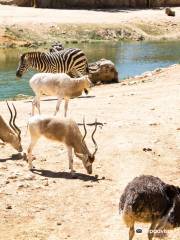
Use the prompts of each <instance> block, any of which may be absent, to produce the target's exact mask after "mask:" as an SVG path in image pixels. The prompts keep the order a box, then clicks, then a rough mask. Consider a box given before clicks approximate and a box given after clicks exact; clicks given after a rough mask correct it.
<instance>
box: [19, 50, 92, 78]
mask: <svg viewBox="0 0 180 240" xmlns="http://www.w3.org/2000/svg"><path fill="white" fill-rule="evenodd" d="M29 68H34V69H36V70H38V71H40V72H51V73H58V72H62V73H67V74H70V75H71V76H74V77H79V76H82V75H84V74H87V73H88V61H87V57H86V55H85V54H84V53H83V51H82V50H80V49H78V48H68V49H64V50H62V51H56V52H52V53H50V52H47V53H45V52H28V53H24V54H23V55H22V56H21V59H20V62H19V66H18V68H17V71H16V76H17V77H21V76H22V75H23V74H24V73H25V72H26V71H27V70H28V69H29Z"/></svg>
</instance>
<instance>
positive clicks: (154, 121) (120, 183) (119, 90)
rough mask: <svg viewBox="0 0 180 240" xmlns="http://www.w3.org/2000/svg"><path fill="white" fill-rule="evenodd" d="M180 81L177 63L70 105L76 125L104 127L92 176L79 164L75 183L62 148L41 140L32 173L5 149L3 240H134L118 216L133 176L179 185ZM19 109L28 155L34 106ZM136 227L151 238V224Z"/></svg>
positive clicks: (174, 239)
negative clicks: (28, 128) (149, 176)
mask: <svg viewBox="0 0 180 240" xmlns="http://www.w3.org/2000/svg"><path fill="white" fill-rule="evenodd" d="M179 75H180V65H176V66H172V67H170V68H167V69H165V70H163V71H160V72H158V73H156V74H154V75H152V76H149V77H145V78H139V79H138V78H136V79H131V80H129V81H125V82H124V83H119V84H113V85H106V86H105V85H104V86H98V87H95V88H93V89H92V91H91V92H90V94H89V98H78V99H74V100H72V101H71V102H70V106H69V117H72V118H73V119H75V120H76V121H77V122H82V119H83V116H84V115H85V117H86V122H93V121H94V119H95V118H96V117H97V119H98V121H100V122H102V123H106V124H104V126H103V128H102V129H101V128H99V129H98V131H97V133H96V140H97V142H98V145H99V150H98V153H97V156H96V161H95V162H94V165H93V174H92V175H91V176H90V175H87V174H86V171H85V170H84V168H83V166H82V163H81V161H80V160H78V159H75V169H76V171H77V175H76V177H77V178H76V179H72V178H71V176H70V174H69V170H68V159H67V152H66V149H65V147H64V146H63V145H62V144H59V143H56V142H49V141H47V140H45V139H43V138H42V139H41V140H40V141H39V142H38V144H37V146H36V147H35V149H34V154H35V155H36V157H37V159H36V160H35V161H34V165H35V167H36V169H37V171H36V172H34V173H31V172H29V171H28V167H27V163H26V162H25V161H23V160H13V159H12V158H11V154H15V153H16V151H15V150H13V149H12V148H11V146H9V145H5V146H2V145H0V197H1V201H0V213H1V218H0V239H1V240H4V239H6V240H12V239H13V240H27V239H28V240H59V239H63V240H64V239H72V240H76V239H79V240H87V239H88V240H107V239H111V240H117V239H120V240H122V239H123V240H125V239H128V229H127V228H126V227H125V225H124V223H123V222H122V220H121V217H120V215H119V213H118V203H119V198H120V195H121V194H122V191H123V189H124V187H125V186H126V184H127V183H128V182H129V181H131V180H132V179H133V178H134V177H135V176H139V175H141V174H153V175H154V176H158V177H160V178H161V179H162V180H164V181H166V182H168V183H172V184H175V185H180V180H179V179H180V159H179V156H180V145H179V143H180V131H179V127H180V123H179V119H180V108H179V102H180V95H179V88H180V84H179ZM22 81H23V80H22ZM55 103H56V102H55V101H42V102H41V107H42V112H43V113H44V114H50V115H51V114H52V113H53V111H54V108H55ZM15 105H16V108H17V110H18V118H17V123H18V125H19V126H20V128H21V129H22V143H23V147H24V149H25V150H26V149H27V146H28V144H29V141H30V138H29V134H26V125H27V119H28V118H29V114H30V112H31V102H30V101H28V100H23V101H17V102H15ZM0 110H1V114H2V116H3V117H4V118H5V119H6V120H7V121H8V118H9V113H8V111H7V107H6V104H5V102H0ZM58 116H59V117H61V116H62V109H61V112H60V113H59V115H58ZM92 130H93V129H92V127H89V128H88V136H87V139H86V141H87V144H88V146H89V148H90V149H92V150H93V144H92V142H91V139H90V133H91V131H92ZM82 131H83V129H82ZM143 148H151V149H152V151H149V152H145V151H143ZM95 175H98V180H97V179H96V178H95V177H94V176H95ZM136 227H137V228H139V227H142V228H143V234H139V235H136V237H135V238H134V240H138V239H142V240H143V239H144V240H145V239H147V236H146V233H145V232H146V230H147V227H148V225H144V224H137V225H136ZM179 236H180V230H179V229H176V230H174V231H171V232H170V233H169V236H168V237H167V239H168V240H179V239H180V237H179Z"/></svg>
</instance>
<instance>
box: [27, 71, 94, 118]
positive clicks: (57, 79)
mask: <svg viewBox="0 0 180 240" xmlns="http://www.w3.org/2000/svg"><path fill="white" fill-rule="evenodd" d="M29 84H30V86H31V88H32V90H33V91H34V93H35V97H34V100H33V102H32V115H34V108H35V106H36V108H37V109H38V112H39V114H40V97H41V96H42V95H48V96H57V98H58V101H57V105H56V110H55V113H54V115H56V114H57V112H58V111H59V107H60V103H61V101H62V99H64V100H65V105H64V116H65V117H66V115H67V110H68V102H69V99H70V98H74V97H78V96H80V95H81V94H82V92H83V91H84V90H85V89H86V90H87V89H89V88H90V87H91V86H92V83H91V81H90V80H89V77H88V76H87V75H85V76H83V77H78V78H71V77H70V76H68V75H67V74H66V73H36V74H35V75H34V76H33V77H32V78H31V79H30V80H29Z"/></svg>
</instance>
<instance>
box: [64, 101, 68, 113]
mask: <svg viewBox="0 0 180 240" xmlns="http://www.w3.org/2000/svg"><path fill="white" fill-rule="evenodd" d="M68 102H69V99H68V98H66V99H65V104H64V116H65V117H66V116H67V110H68Z"/></svg>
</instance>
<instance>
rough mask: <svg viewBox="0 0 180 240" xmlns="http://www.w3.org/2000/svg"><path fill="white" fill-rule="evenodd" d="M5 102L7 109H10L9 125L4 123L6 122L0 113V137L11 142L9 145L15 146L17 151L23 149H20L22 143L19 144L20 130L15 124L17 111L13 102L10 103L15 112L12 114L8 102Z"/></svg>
mask: <svg viewBox="0 0 180 240" xmlns="http://www.w3.org/2000/svg"><path fill="white" fill-rule="evenodd" d="M6 103H7V106H8V109H9V111H10V115H11V116H10V120H9V126H10V127H9V126H8V125H7V124H6V122H5V121H4V119H3V118H2V116H1V115H0V139H1V140H2V141H3V142H5V143H9V144H11V146H12V147H13V148H15V149H16V150H17V151H18V152H22V151H23V149H22V145H21V130H20V129H19V128H18V127H17V126H16V124H15V120H16V116H17V111H16V108H15V106H14V104H12V106H13V108H14V112H15V114H14V116H13V113H12V110H11V108H10V106H9V104H8V102H6Z"/></svg>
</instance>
